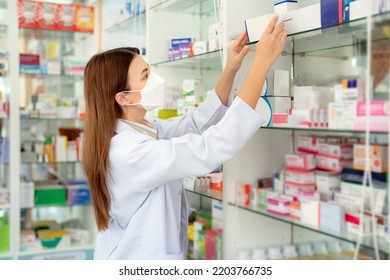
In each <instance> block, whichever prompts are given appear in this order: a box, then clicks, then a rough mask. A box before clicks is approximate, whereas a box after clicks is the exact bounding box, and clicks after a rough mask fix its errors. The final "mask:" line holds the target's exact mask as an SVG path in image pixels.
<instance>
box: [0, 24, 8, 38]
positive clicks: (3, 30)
mask: <svg viewBox="0 0 390 280" xmlns="http://www.w3.org/2000/svg"><path fill="white" fill-rule="evenodd" d="M7 30H8V25H6V24H3V23H0V36H5V35H6V34H7Z"/></svg>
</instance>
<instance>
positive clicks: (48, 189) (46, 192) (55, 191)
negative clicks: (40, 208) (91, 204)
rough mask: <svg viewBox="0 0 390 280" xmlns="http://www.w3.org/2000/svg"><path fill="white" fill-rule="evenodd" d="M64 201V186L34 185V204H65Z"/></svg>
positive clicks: (65, 200)
mask: <svg viewBox="0 0 390 280" xmlns="http://www.w3.org/2000/svg"><path fill="white" fill-rule="evenodd" d="M66 202H67V199H66V188H65V187H64V186H62V185H42V186H36V187H35V205H65V204H66Z"/></svg>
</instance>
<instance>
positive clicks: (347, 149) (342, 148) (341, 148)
mask: <svg viewBox="0 0 390 280" xmlns="http://www.w3.org/2000/svg"><path fill="white" fill-rule="evenodd" d="M318 154H319V155H322V156H327V157H332V158H337V159H352V157H353V146H352V145H340V144H329V143H321V144H319V145H318Z"/></svg>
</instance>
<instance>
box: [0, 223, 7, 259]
mask: <svg viewBox="0 0 390 280" xmlns="http://www.w3.org/2000/svg"><path fill="white" fill-rule="evenodd" d="M8 250H9V225H8V221H7V217H0V252H8Z"/></svg>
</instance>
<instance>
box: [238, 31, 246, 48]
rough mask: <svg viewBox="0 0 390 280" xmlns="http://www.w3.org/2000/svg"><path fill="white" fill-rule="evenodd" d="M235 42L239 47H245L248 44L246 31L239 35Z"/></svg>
mask: <svg viewBox="0 0 390 280" xmlns="http://www.w3.org/2000/svg"><path fill="white" fill-rule="evenodd" d="M237 41H238V42H239V44H240V46H245V45H246V44H248V36H247V34H246V31H243V32H242V33H241V35H240V37H238V39H237Z"/></svg>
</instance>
